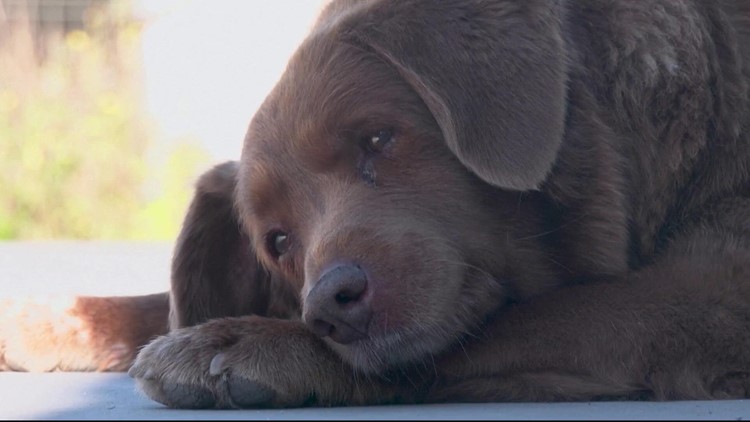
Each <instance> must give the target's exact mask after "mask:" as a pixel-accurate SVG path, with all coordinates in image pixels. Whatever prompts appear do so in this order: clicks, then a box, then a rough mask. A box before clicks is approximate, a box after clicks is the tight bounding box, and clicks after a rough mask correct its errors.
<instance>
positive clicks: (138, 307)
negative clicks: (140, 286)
mask: <svg viewBox="0 0 750 422" xmlns="http://www.w3.org/2000/svg"><path fill="white" fill-rule="evenodd" d="M168 309H169V301H168V295H167V293H159V294H153V295H146V296H129V297H63V296H58V297H47V298H38V297H37V298H28V299H21V298H17V299H16V298H14V299H6V300H2V301H0V370H14V371H34V372H45V371H125V370H127V369H128V367H129V366H130V364H131V362H132V361H133V359H134V358H135V355H136V353H137V351H138V348H139V347H141V346H142V345H143V344H145V343H146V342H148V341H149V340H151V339H152V338H153V337H155V336H157V335H161V334H164V333H166V332H167V313H168Z"/></svg>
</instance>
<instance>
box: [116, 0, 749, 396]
mask: <svg viewBox="0 0 750 422" xmlns="http://www.w3.org/2000/svg"><path fill="white" fill-rule="evenodd" d="M748 61H750V6H749V5H748V4H747V2H743V1H741V0H736V1H731V0H726V1H721V2H719V1H716V2H703V1H698V0H696V1H683V2H672V1H656V0H654V1H614V0H580V1H573V0H569V1H563V0H560V1H549V0H507V1H503V0H462V1H458V0H443V1H429V0H399V1H387V0H364V1H348V0H340V1H334V2H333V3H332V4H330V5H329V6H328V7H327V8H326V10H325V11H324V12H323V14H322V16H321V17H320V19H319V21H318V23H317V24H316V26H315V28H314V29H313V30H312V33H311V34H310V36H309V37H308V38H307V40H306V41H305V42H304V43H303V44H302V46H301V47H300V48H299V50H298V51H297V53H296V54H295V55H294V56H293V58H292V59H291V61H290V63H289V65H288V68H287V70H286V72H285V73H284V75H283V76H282V78H281V80H280V82H279V83H278V85H277V86H276V88H275V89H274V90H273V91H272V93H271V94H270V95H269V97H268V98H267V100H266V101H265V103H264V104H263V106H262V107H261V109H260V111H259V112H258V113H257V114H256V116H255V117H254V118H253V121H252V123H251V125H250V128H249V131H248V134H247V137H246V139H245V145H244V151H243V154H242V159H241V161H240V162H238V163H226V164H223V165H221V166H218V167H216V168H215V169H214V170H212V171H210V172H209V173H208V174H206V175H204V176H203V178H202V179H201V181H200V182H199V184H198V188H197V193H196V196H195V198H194V201H193V203H192V206H191V208H190V211H189V213H188V215H187V217H186V220H185V224H184V227H183V230H182V233H181V235H180V238H179V241H178V244H177V249H176V252H175V258H174V261H173V279H172V291H171V294H170V309H169V312H170V317H169V319H170V326H171V328H172V330H171V332H169V334H167V335H164V336H161V337H159V338H157V339H156V340H154V341H152V342H151V343H149V344H148V345H147V346H146V347H145V348H143V349H142V350H141V351H140V353H139V355H138V357H137V359H136V361H135V363H134V364H133V366H132V368H131V369H130V374H131V375H132V376H133V377H134V378H136V380H137V381H138V383H139V385H140V387H141V388H142V390H143V391H144V392H145V393H146V394H148V395H149V396H150V397H151V398H153V399H154V400H156V401H159V402H161V403H164V404H166V405H168V406H176V407H254V406H299V405H334V404H374V403H394V402H401V403H414V402H436V401H446V400H449V401H497V400H502V401H506V400H592V399H601V398H613V397H617V398H651V399H658V400H665V399H666V400H668V399H705V398H739V397H748V396H749V395H750V334H748V333H750V198H746V195H747V194H748V188H750V146H748V141H750V139H748V134H747V133H748V129H750V110H748V107H749V106H750V97H749V93H748V82H750V78H749V75H750V64H748ZM133 300H135V299H133ZM162 309H165V307H163V308H162ZM220 317H221V318H220ZM136 331H137V330H136ZM152 334H158V330H155V329H153V328H152ZM127 335H130V334H126V336H127Z"/></svg>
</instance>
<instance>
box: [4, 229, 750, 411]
mask: <svg viewBox="0 0 750 422" xmlns="http://www.w3.org/2000/svg"><path fill="white" fill-rule="evenodd" d="M171 247H172V246H171V245H170V244H162V243H122V242H114V243H113V242H97V243H82V242H55V243H0V294H1V295H4V296H5V295H11V296H16V295H38V294H42V293H45V294H47V293H52V294H56V293H63V294H64V293H75V292H80V293H85V294H105V295H111V294H122V295H124V294H144V293H153V292H158V291H164V290H166V289H167V288H168V285H169V283H168V275H169V259H170V256H171ZM0 419H77V420H81V419H98V420H101V419H141V420H145V419H149V420H153V419H162V420H163V419H193V420H195V419H326V420H333V419H394V420H403V419H454V420H470V419H515V420H518V419H548V420H552V419H554V420H564V419H567V420H593V419H597V420H601V419H610V420H632V419H641V420H655V419H661V420H666V419H672V420H675V419H677V420H688V419H693V420H698V419H702V420H706V419H723V420H727V419H734V420H742V419H750V400H743V401H714V402H667V403H648V402H646V403H644V402H614V403H541V404H535V403H522V404H504V403H491V404H441V405H429V406H379V407H349V408H330V409H290V410H242V411H185V410H171V409H166V408H164V407H163V406H160V405H159V404H157V403H154V402H152V401H150V400H148V399H146V398H144V397H142V396H140V395H139V394H138V393H137V392H136V391H135V385H134V383H133V380H132V379H130V378H129V377H128V376H127V375H125V374H85V373H51V374H25V373H0Z"/></svg>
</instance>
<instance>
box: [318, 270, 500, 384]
mask: <svg viewBox="0 0 750 422" xmlns="http://www.w3.org/2000/svg"><path fill="white" fill-rule="evenodd" d="M456 280H460V282H456V283H454V284H455V289H454V290H453V291H452V292H451V293H449V294H445V292H444V289H442V287H444V286H445V283H442V284H441V283H439V282H436V283H435V284H436V285H438V286H440V288H439V291H440V292H441V294H439V295H438V294H437V293H435V292H433V291H432V290H431V289H427V291H426V292H424V294H423V295H422V296H420V297H421V299H422V300H421V301H418V300H416V299H415V298H414V297H410V298H406V300H404V299H405V298H404V297H400V298H399V299H400V300H395V299H391V298H387V297H386V298H382V297H381V298H378V297H377V295H375V298H373V299H374V300H373V315H372V318H371V320H370V321H369V323H368V324H367V327H366V330H364V331H361V332H359V333H358V335H357V336H356V338H351V337H348V338H346V339H345V340H346V341H341V339H342V337H341V335H340V334H339V335H337V334H336V331H335V330H334V331H333V332H332V335H328V336H324V341H326V342H327V343H328V345H329V346H330V347H331V348H332V349H333V350H335V351H336V352H337V353H338V354H339V356H341V357H342V358H343V359H344V361H346V362H347V363H349V364H350V365H352V367H354V368H355V369H356V370H358V371H361V372H363V373H365V374H374V373H382V372H383V371H388V370H390V369H394V368H398V367H408V366H410V365H412V364H417V363H420V362H423V361H424V358H425V356H430V355H435V354H438V353H440V352H441V351H443V350H444V349H445V348H447V347H450V346H451V345H453V344H456V343H459V342H461V341H462V339H463V338H464V337H465V336H467V335H472V334H471V331H472V330H473V328H474V327H475V326H476V325H477V323H478V322H479V320H480V319H481V318H483V317H484V315H486V314H488V313H489V312H491V310H492V309H493V306H494V304H497V303H499V302H501V301H502V299H501V297H500V296H502V295H503V291H502V290H503V289H502V287H501V286H500V283H498V282H497V281H496V280H494V279H492V278H490V277H487V276H486V275H485V274H482V275H481V276H480V275H479V274H478V273H476V272H474V271H465V272H463V273H462V274H461V275H458V276H457V277H456ZM441 281H444V280H441ZM431 293H432V294H431ZM378 299H381V300H380V301H379V300H378ZM389 300H390V301H391V303H385V304H384V302H388V301H389ZM393 302H395V303H393ZM394 305H395V306H394Z"/></svg>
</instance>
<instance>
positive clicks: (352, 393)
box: [130, 316, 418, 408]
mask: <svg viewBox="0 0 750 422" xmlns="http://www.w3.org/2000/svg"><path fill="white" fill-rule="evenodd" d="M130 375H131V376H133V377H134V378H136V380H137V381H138V384H139V387H140V388H141V390H142V391H144V392H145V393H146V394H147V395H148V396H149V397H151V398H152V399H154V400H156V401H158V402H160V403H163V404H165V405H167V406H170V407H185V408H206V407H217V408H237V407H291V406H303V405H318V406H326V405H351V404H373V403H393V402H412V401H414V397H413V396H412V395H415V394H418V391H417V389H411V390H412V391H409V390H408V389H406V390H404V389H401V390H399V388H398V387H399V385H403V383H402V382H396V381H395V380H394V379H389V380H387V379H385V377H383V378H379V377H376V378H370V377H365V376H363V375H361V374H358V373H357V372H356V371H355V370H353V369H352V367H350V366H348V365H347V364H346V363H344V362H343V361H342V360H341V358H340V357H339V356H338V355H337V354H336V353H334V352H333V351H332V350H331V349H330V348H329V347H327V345H326V344H325V342H323V341H322V340H321V339H320V338H318V337H317V336H316V335H314V334H313V333H312V332H310V330H309V329H308V328H307V327H306V326H305V325H304V324H303V323H302V322H300V321H292V320H283V319H271V318H263V317H258V316H249V317H242V318H223V319H215V320H212V321H209V322H207V323H204V324H201V325H198V326H195V327H188V328H182V329H178V330H175V331H172V332H170V333H169V335H167V336H163V337H160V338H158V339H156V340H155V341H153V342H152V343H151V344H149V345H148V346H147V347H145V348H144V349H143V351H142V352H141V353H140V354H139V355H138V358H137V360H136V362H135V363H134V364H133V367H132V368H131V370H130ZM394 376H396V377H397V376H399V375H394Z"/></svg>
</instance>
